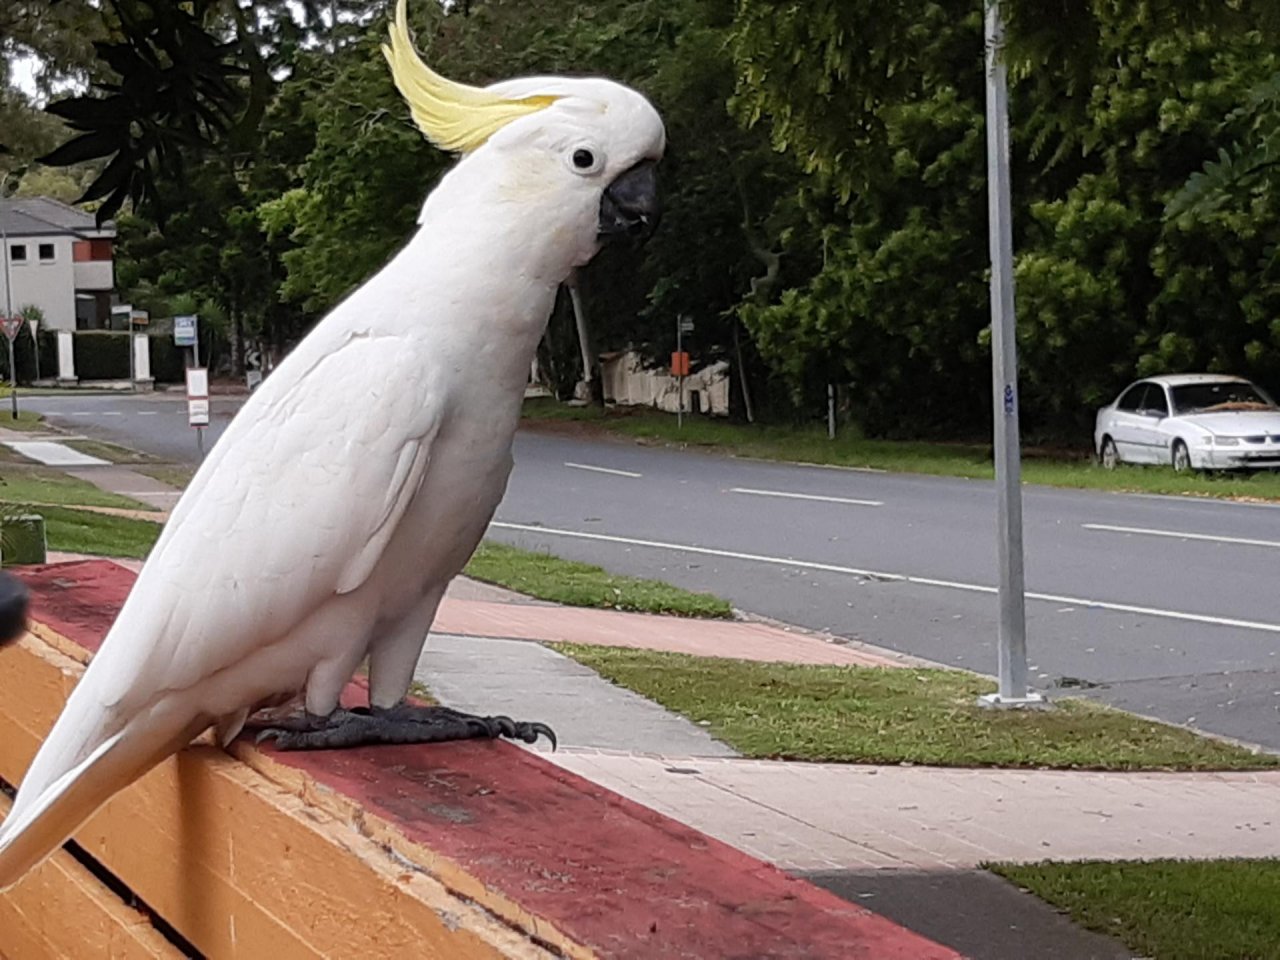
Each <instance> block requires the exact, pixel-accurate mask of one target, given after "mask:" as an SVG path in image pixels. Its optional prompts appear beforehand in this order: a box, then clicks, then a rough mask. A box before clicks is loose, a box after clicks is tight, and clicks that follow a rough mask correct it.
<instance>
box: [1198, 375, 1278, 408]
mask: <svg viewBox="0 0 1280 960" xmlns="http://www.w3.org/2000/svg"><path fill="white" fill-rule="evenodd" d="M1173 405H1174V407H1175V408H1177V411H1178V412H1179V413H1197V412H1217V411H1231V410H1269V409H1274V407H1275V404H1274V403H1272V402H1271V398H1270V397H1268V396H1267V395H1266V394H1265V393H1263V392H1262V391H1261V390H1259V389H1258V388H1257V387H1256V386H1254V385H1253V384H1252V383H1249V382H1248V381H1246V380H1210V381H1207V382H1205V383H1189V384H1186V385H1185V386H1181V387H1174V388H1173Z"/></svg>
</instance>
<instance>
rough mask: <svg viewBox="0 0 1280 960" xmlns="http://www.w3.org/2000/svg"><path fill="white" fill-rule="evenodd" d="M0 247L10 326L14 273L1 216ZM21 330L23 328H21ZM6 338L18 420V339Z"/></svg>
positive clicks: (11, 397)
mask: <svg viewBox="0 0 1280 960" xmlns="http://www.w3.org/2000/svg"><path fill="white" fill-rule="evenodd" d="M0 247H3V248H4V315H5V323H6V324H8V323H9V322H10V320H11V319H12V317H13V271H12V270H10V269H9V234H8V232H7V231H6V230H5V227H4V217H3V215H0ZM19 329H21V327H19ZM5 337H6V339H8V341H9V402H10V403H11V405H12V408H11V410H10V415H11V416H12V418H13V419H14V420H17V419H18V367H17V361H16V360H15V359H14V356H13V341H14V340H16V339H18V334H17V332H16V331H15V332H14V335H13V336H12V337H10V336H9V335H8V330H6V331H5Z"/></svg>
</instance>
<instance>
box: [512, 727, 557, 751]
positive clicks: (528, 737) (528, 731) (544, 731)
mask: <svg viewBox="0 0 1280 960" xmlns="http://www.w3.org/2000/svg"><path fill="white" fill-rule="evenodd" d="M520 726H521V728H522V729H521V731H520V739H521V740H523V741H524V742H525V743H537V742H538V736H539V734H541V735H542V736H544V737H546V738H547V739H548V740H550V741H551V752H552V753H555V751H556V748H557V747H559V744H558V743H557V742H556V732H555V731H554V730H552V729H551V728H550V727H548V726H547V725H546V724H545V723H536V722H535V723H523V724H521V725H520Z"/></svg>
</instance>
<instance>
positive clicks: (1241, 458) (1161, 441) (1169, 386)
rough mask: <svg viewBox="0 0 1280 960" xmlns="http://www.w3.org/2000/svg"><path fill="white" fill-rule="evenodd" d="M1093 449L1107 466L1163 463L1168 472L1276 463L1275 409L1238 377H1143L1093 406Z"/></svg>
mask: <svg viewBox="0 0 1280 960" xmlns="http://www.w3.org/2000/svg"><path fill="white" fill-rule="evenodd" d="M1093 447H1094V450H1096V451H1097V453H1098V458H1099V459H1100V460H1101V462H1102V465H1103V466H1104V467H1106V468H1107V469H1109V470H1110V469H1114V468H1115V466H1116V465H1117V464H1120V463H1165V464H1172V465H1173V469H1175V470H1238V469H1266V468H1271V469H1275V468H1277V467H1280V407H1277V406H1276V403H1275V401H1274V400H1272V399H1271V398H1270V397H1269V396H1267V394H1266V393H1265V392H1264V391H1263V390H1262V389H1261V388H1259V387H1258V386H1257V385H1256V384H1253V383H1250V382H1249V381H1248V380H1244V379H1242V378H1240V377H1224V376H1219V375H1217V374H1206V373H1186V374H1179V375H1176V376H1165V377H1148V378H1147V379H1146V380H1139V381H1138V382H1137V383H1135V384H1132V385H1131V386H1129V387H1128V388H1127V389H1126V390H1125V391H1124V392H1123V393H1122V394H1120V396H1119V397H1117V398H1116V400H1115V402H1114V403H1112V404H1110V405H1109V406H1106V407H1103V408H1102V409H1101V410H1099V411H1098V418H1097V424H1096V426H1095V427H1094V432H1093Z"/></svg>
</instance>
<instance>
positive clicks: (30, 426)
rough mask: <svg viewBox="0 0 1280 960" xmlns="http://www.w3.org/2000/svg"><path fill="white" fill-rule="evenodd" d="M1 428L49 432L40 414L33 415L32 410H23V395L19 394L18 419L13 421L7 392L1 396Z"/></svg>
mask: <svg viewBox="0 0 1280 960" xmlns="http://www.w3.org/2000/svg"><path fill="white" fill-rule="evenodd" d="M0 428H3V429H5V430H22V431H27V432H30V431H33V430H48V429H49V428H48V427H47V426H46V425H45V422H44V417H43V416H42V415H41V414H38V413H32V412H31V411H30V410H23V409H22V394H21V393H19V394H18V419H17V420H14V419H13V410H12V408H11V407H10V406H9V395H8V393H7V392H6V393H5V394H4V395H3V396H0Z"/></svg>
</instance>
